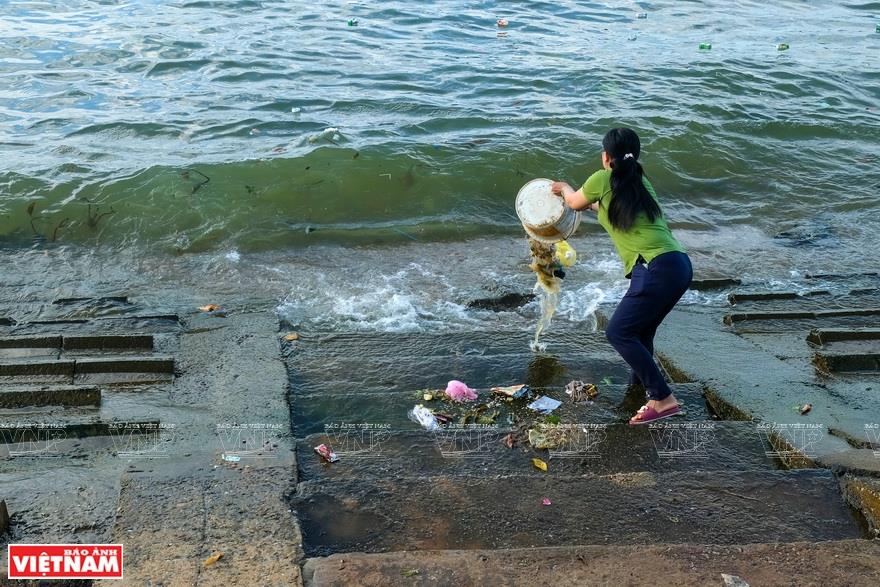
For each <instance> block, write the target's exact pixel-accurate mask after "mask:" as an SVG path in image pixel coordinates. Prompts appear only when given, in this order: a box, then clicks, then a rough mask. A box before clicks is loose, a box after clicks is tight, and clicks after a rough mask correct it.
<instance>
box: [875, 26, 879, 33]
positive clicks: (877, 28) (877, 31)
mask: <svg viewBox="0 0 880 587" xmlns="http://www.w3.org/2000/svg"><path fill="white" fill-rule="evenodd" d="M874 32H875V33H880V24H878V25H877V26H876V27H874Z"/></svg>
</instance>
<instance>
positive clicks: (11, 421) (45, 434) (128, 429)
mask: <svg viewBox="0 0 880 587" xmlns="http://www.w3.org/2000/svg"><path fill="white" fill-rule="evenodd" d="M159 430H160V422H159V420H153V419H144V420H102V419H101V418H100V417H98V416H67V415H64V416H61V417H49V418H42V419H27V418H22V417H17V416H14V415H13V416H0V441H2V442H3V443H4V444H6V445H7V447H8V448H9V450H10V452H14V451H15V446H21V445H27V444H32V443H34V442H44V441H46V440H47V439H54V440H57V441H62V440H64V439H68V438H87V437H91V436H121V435H126V436H127V435H131V434H157V433H158V432H159Z"/></svg>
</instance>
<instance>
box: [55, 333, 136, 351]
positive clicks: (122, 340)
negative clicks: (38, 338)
mask: <svg viewBox="0 0 880 587" xmlns="http://www.w3.org/2000/svg"><path fill="white" fill-rule="evenodd" d="M61 344H62V349H63V350H65V351H79V350H119V349H125V350H134V349H137V350H141V351H150V350H152V349H153V335H152V334H94V335H67V336H64V337H63V338H62V340H61Z"/></svg>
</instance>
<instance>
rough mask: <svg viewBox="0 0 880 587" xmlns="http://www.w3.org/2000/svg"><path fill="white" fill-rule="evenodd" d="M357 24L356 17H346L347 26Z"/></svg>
mask: <svg viewBox="0 0 880 587" xmlns="http://www.w3.org/2000/svg"><path fill="white" fill-rule="evenodd" d="M357 25H358V19H356V18H349V19H348V26H357Z"/></svg>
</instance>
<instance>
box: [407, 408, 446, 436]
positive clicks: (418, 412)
mask: <svg viewBox="0 0 880 587" xmlns="http://www.w3.org/2000/svg"><path fill="white" fill-rule="evenodd" d="M409 419H410V420H412V421H413V422H415V423H416V424H419V425H421V426H422V428H424V429H425V430H439V429H440V424H439V423H438V422H437V418H436V417H435V416H434V414H433V412H431V410H429V409H428V408H426V407H425V406H423V405H422V404H419V405H417V406H415V407H414V408H413V409H411V410H410V411H409Z"/></svg>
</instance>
